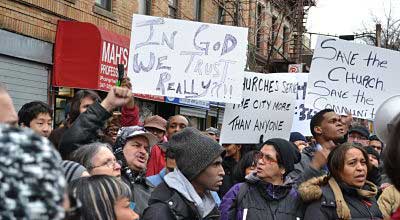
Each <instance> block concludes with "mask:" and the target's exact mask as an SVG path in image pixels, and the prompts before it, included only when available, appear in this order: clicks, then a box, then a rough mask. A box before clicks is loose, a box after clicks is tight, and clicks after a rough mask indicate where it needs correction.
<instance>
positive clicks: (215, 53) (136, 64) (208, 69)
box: [128, 15, 248, 103]
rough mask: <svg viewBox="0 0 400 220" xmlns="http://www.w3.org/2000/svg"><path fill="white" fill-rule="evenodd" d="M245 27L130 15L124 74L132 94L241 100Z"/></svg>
mask: <svg viewBox="0 0 400 220" xmlns="http://www.w3.org/2000/svg"><path fill="white" fill-rule="evenodd" d="M247 32H248V31H247V28H242V27H232V26H224V25H216V24H206V23H200V22H192V21H185V20H176V19H168V18H159V17H152V16H144V15H133V20H132V33H131V44H130V52H131V55H130V56H129V64H128V76H129V77H130V78H131V79H132V80H131V81H132V88H133V92H135V93H143V94H151V95H161V96H169V97H176V98H189V99H199V100H206V101H217V102H226V103H239V102H240V100H241V97H242V91H241V90H240V89H236V88H240V87H241V85H242V82H243V74H244V69H245V65H246V59H247V58H246V52H247Z"/></svg>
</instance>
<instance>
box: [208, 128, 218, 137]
mask: <svg viewBox="0 0 400 220" xmlns="http://www.w3.org/2000/svg"><path fill="white" fill-rule="evenodd" d="M206 132H207V133H209V134H214V135H217V136H218V135H219V130H218V129H216V128H214V127H209V128H207V129H206Z"/></svg>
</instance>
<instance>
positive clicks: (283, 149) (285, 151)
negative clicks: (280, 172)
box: [262, 138, 301, 175]
mask: <svg viewBox="0 0 400 220" xmlns="http://www.w3.org/2000/svg"><path fill="white" fill-rule="evenodd" d="M266 144H269V145H272V146H274V148H275V150H276V152H277V153H278V155H279V158H280V163H281V164H280V165H282V166H283V167H284V168H285V171H286V172H285V175H287V174H288V173H290V172H292V171H293V170H294V164H296V163H298V162H300V159H301V154H300V152H299V151H298V150H296V149H297V147H296V146H295V145H294V144H293V143H291V142H289V141H287V140H285V139H282V138H272V139H269V140H267V141H266V142H264V143H263V144H262V146H264V145H266Z"/></svg>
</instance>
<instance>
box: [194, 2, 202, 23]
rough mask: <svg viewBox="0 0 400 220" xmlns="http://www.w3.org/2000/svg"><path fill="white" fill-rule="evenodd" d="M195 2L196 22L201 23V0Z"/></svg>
mask: <svg viewBox="0 0 400 220" xmlns="http://www.w3.org/2000/svg"><path fill="white" fill-rule="evenodd" d="M194 1H195V10H196V11H195V15H196V17H195V19H196V21H201V3H202V1H201V0H194Z"/></svg>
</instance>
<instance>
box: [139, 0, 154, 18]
mask: <svg viewBox="0 0 400 220" xmlns="http://www.w3.org/2000/svg"><path fill="white" fill-rule="evenodd" d="M138 3H139V7H138V13H139V14H141V15H150V13H151V5H150V2H149V0H139V1H138Z"/></svg>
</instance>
